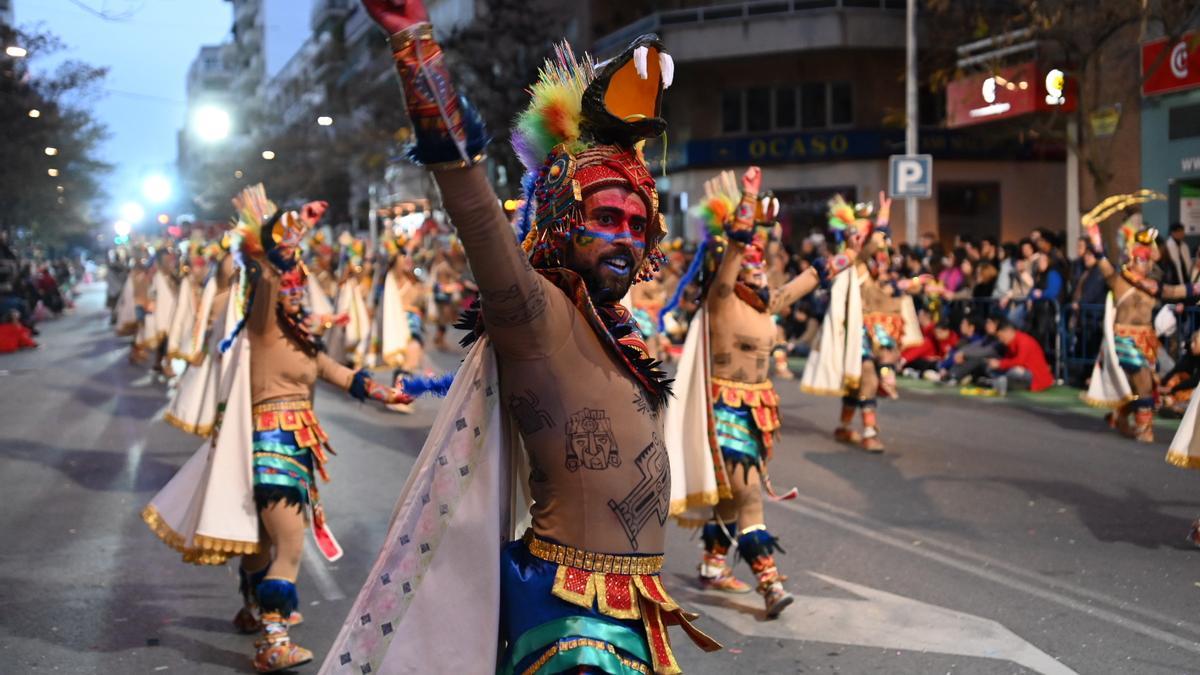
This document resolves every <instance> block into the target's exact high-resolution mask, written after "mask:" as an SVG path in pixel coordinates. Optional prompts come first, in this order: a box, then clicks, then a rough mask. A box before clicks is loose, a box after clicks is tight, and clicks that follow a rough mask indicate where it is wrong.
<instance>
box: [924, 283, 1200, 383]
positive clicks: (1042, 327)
mask: <svg viewBox="0 0 1200 675" xmlns="http://www.w3.org/2000/svg"><path fill="white" fill-rule="evenodd" d="M937 304H938V307H937V311H938V315H939V318H949V319H950V321H951V324H952V326H953V328H954V330H958V325H959V323H960V322H961V320H962V319H963V318H964V317H967V316H970V317H971V318H972V319H973V320H974V321H976V322H978V324H979V326H980V328H981V329H982V327H983V325H982V324H983V320H984V319H986V318H988V317H1005V318H1007V319H1008V321H1009V322H1010V323H1012V324H1013V325H1014V326H1016V327H1017V328H1018V329H1020V330H1022V331H1024V332H1026V333H1029V334H1030V335H1032V336H1033V337H1034V339H1036V340H1037V341H1038V344H1039V345H1041V347H1042V351H1043V352H1045V354H1046V362H1047V363H1048V364H1049V365H1050V368H1051V370H1053V371H1054V376H1055V378H1056V379H1060V380H1066V379H1067V377H1068V371H1067V366H1068V363H1069V362H1070V356H1069V355H1070V354H1071V351H1070V350H1071V348H1072V347H1073V342H1072V341H1071V340H1069V339H1068V338H1069V336H1068V334H1067V331H1065V330H1064V329H1063V325H1064V324H1063V318H1064V310H1063V308H1062V306H1061V305H1060V304H1059V303H1058V302H1057V301H1056V300H1047V299H1044V298H1029V297H1022V298H1013V299H1011V300H1009V301H1008V302H1007V303H1004V305H1003V306H1001V303H1000V301H999V300H998V299H996V298H964V299H959V300H945V301H941V302H940V303H937ZM1100 314H1101V316H1103V314H1104V307H1103V306H1101V307H1100ZM1198 318H1200V317H1198ZM1092 359H1093V360H1094V359H1095V353H1093V354H1092Z"/></svg>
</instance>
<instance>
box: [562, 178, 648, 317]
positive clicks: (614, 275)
mask: <svg viewBox="0 0 1200 675" xmlns="http://www.w3.org/2000/svg"><path fill="white" fill-rule="evenodd" d="M583 212H584V223H583V231H582V232H575V233H574V234H573V235H572V238H571V246H570V247H569V248H568V250H567V267H568V268H570V269H571V270H573V271H575V272H576V273H578V274H579V276H581V277H582V278H583V281H584V283H585V284H586V285H587V289H588V293H589V294H591V296H592V298H593V299H595V300H599V301H608V302H616V301H618V300H620V299H621V298H623V297H624V296H625V293H626V291H628V290H629V286H630V285H631V284H632V283H633V280H634V278H636V276H637V272H638V270H639V269H640V268H641V266H642V260H643V259H644V258H645V256H646V229H647V223H646V203H645V202H643V201H642V198H641V197H639V196H638V195H637V193H635V192H633V191H631V190H629V189H627V188H624V187H610V188H604V189H603V190H597V191H595V192H593V193H591V194H589V195H586V196H585V197H584V198H583Z"/></svg>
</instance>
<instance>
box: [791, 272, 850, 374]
mask: <svg viewBox="0 0 1200 675" xmlns="http://www.w3.org/2000/svg"><path fill="white" fill-rule="evenodd" d="M861 286H862V280H861V279H859V276H858V270H857V269H855V267H853V266H851V267H850V268H848V269H846V270H844V271H842V272H841V273H840V274H838V275H837V276H836V277H835V278H834V280H833V288H832V289H831V291H830V294H829V295H830V297H829V309H828V310H827V311H826V312H825V319H824V320H823V321H822V322H821V335H820V337H818V338H817V348H816V349H814V350H812V352H811V353H809V355H808V361H807V362H805V364H804V374H803V375H802V376H801V377H800V390H801V391H804V392H807V393H810V394H820V395H822V396H843V395H845V393H846V391H847V389H848V388H852V387H856V386H858V382H859V380H860V378H861V377H862V339H863V337H862V336H863V314H862V291H861Z"/></svg>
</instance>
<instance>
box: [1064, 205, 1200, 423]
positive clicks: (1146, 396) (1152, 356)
mask: <svg viewBox="0 0 1200 675" xmlns="http://www.w3.org/2000/svg"><path fill="white" fill-rule="evenodd" d="M1153 199H1165V197H1163V196H1162V195H1160V194H1158V193H1156V192H1153V191H1150V190H1141V191H1139V192H1135V193H1133V194H1129V195H1114V196H1112V197H1109V198H1107V199H1105V200H1103V201H1102V202H1100V204H1098V205H1096V207H1095V208H1094V209H1092V210H1091V211H1090V212H1088V213H1086V214H1084V216H1083V218H1082V224H1083V227H1084V231H1085V232H1086V234H1087V237H1088V239H1089V241H1090V242H1091V245H1092V249H1093V250H1094V251H1095V252H1096V259H1097V261H1098V262H1097V263H1096V264H1097V266H1098V267H1099V269H1100V273H1101V274H1103V275H1104V278H1105V280H1106V281H1107V282H1108V287H1109V294H1108V297H1107V298H1106V300H1105V304H1104V338H1103V340H1102V342H1101V346H1100V355H1099V356H1098V357H1097V359H1096V365H1095V368H1094V369H1093V370H1092V379H1091V382H1090V383H1089V385H1088V390H1087V392H1086V393H1084V394H1083V400H1084V402H1086V403H1087V404H1089V405H1092V406H1096V407H1104V408H1111V409H1112V412H1110V413H1109V414H1108V415H1107V416H1106V417H1105V419H1106V420H1107V421H1108V423H1109V426H1110V427H1112V428H1113V429H1116V430H1118V431H1120V432H1121V433H1122V434H1125V435H1126V436H1131V437H1133V438H1135V439H1137V440H1138V441H1141V442H1143V443H1153V442H1154V391H1155V385H1156V382H1155V374H1154V367H1155V363H1156V362H1157V360H1158V334H1157V333H1156V332H1155V330H1154V308H1155V306H1156V305H1157V304H1158V302H1159V300H1160V299H1161V300H1185V299H1186V300H1187V302H1188V304H1193V303H1194V302H1195V299H1196V298H1195V296H1196V294H1197V292H1198V290H1200V287H1197V286H1196V285H1185V286H1167V285H1164V284H1162V283H1160V282H1158V281H1155V280H1154V279H1151V278H1150V273H1151V271H1152V270H1153V269H1154V264H1155V261H1156V260H1157V258H1158V231H1157V230H1155V229H1154V228H1151V227H1145V226H1143V225H1142V223H1141V215H1140V214H1138V215H1135V216H1132V217H1131V218H1130V219H1129V220H1127V221H1126V222H1125V223H1124V224H1123V225H1122V226H1121V228H1120V232H1119V234H1120V237H1121V242H1122V247H1121V253H1122V257H1123V260H1122V261H1121V262H1119V263H1118V264H1116V265H1114V264H1113V263H1112V262H1110V261H1109V259H1108V258H1107V257H1106V256H1105V253H1104V239H1103V237H1102V236H1101V234H1100V223H1102V222H1104V220H1106V219H1107V218H1109V217H1110V216H1112V215H1113V214H1115V213H1117V212H1120V211H1123V210H1124V209H1126V208H1127V207H1130V206H1134V205H1136V204H1141V203H1144V202H1147V201H1150V200H1153ZM1130 416H1132V418H1133V420H1132V423H1131V422H1130Z"/></svg>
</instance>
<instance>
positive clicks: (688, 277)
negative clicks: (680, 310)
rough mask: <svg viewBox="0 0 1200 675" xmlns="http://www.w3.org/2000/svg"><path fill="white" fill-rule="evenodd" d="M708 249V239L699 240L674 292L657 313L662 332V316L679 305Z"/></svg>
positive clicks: (698, 271) (659, 328)
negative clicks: (690, 261) (690, 262)
mask: <svg viewBox="0 0 1200 675" xmlns="http://www.w3.org/2000/svg"><path fill="white" fill-rule="evenodd" d="M707 249H708V240H707V239H705V240H704V241H702V242H700V246H698V247H697V248H696V255H695V257H693V258H692V264H690V265H688V268H687V271H686V272H684V273H683V277H682V278H681V279H680V280H679V285H678V286H676V287H675V292H674V293H673V294H672V295H671V299H670V300H669V301H668V302H667V304H665V305H663V308H662V310H660V311H659V313H658V330H659V332H663V331H666V330H667V327H666V325H665V324H664V323H663V317H665V316H666V315H667V314H670V313H671V312H673V311H675V308H676V307H678V306H679V301H680V300H682V299H683V292H684V290H686V289H687V287H688V286H689V285H691V283H692V282H693V281H695V280H696V276H697V275H699V274H700V268H701V267H702V266H703V265H704V253H705V251H706V250H707Z"/></svg>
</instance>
